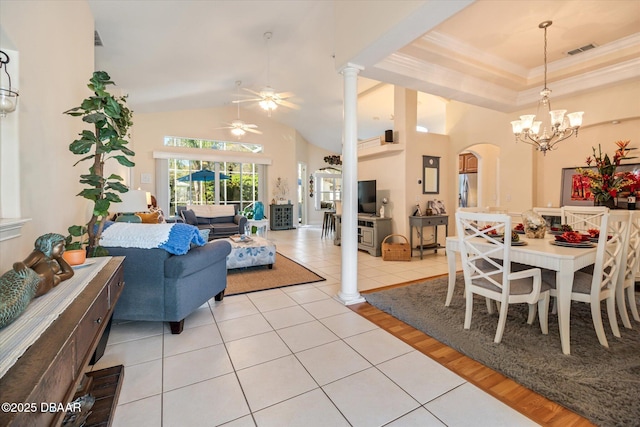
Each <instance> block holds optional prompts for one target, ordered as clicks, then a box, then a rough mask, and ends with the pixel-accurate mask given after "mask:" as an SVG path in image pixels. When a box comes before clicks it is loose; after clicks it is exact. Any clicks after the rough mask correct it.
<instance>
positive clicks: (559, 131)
mask: <svg viewBox="0 0 640 427" xmlns="http://www.w3.org/2000/svg"><path fill="white" fill-rule="evenodd" d="M552 23H553V21H544V22H541V23H540V24H539V25H538V28H542V29H544V88H543V89H542V91H541V92H540V96H542V99H540V101H538V109H537V111H536V114H527V115H524V116H520V120H514V121H512V122H511V126H512V127H513V133H514V135H515V137H516V142H518V141H522V142H524V143H527V144H531V145H533V146H534V147H536V150H538V151H542V154H544V155H546V154H547V151H550V150H553V149H554V148H556V144H557V143H558V142H560V141H562V140H565V139H567V138H569V137H570V136H571V135H574V134H575V136H578V129H579V128H580V126H581V125H582V115H583V114H584V113H583V112H582V111H579V112H575V113H569V114H566V115H565V113H566V112H567V110H551V100H550V99H549V95H551V89H549V88H548V87H547V28H548V27H550V26H551V24H552ZM541 109H542V110H543V111H544V110H545V109H546V111H547V112H548V113H549V119H548V121H546V123H545V125H544V126H542V121H534V120H535V118H536V115H538V113H540V110H541ZM541 128H542V131H541Z"/></svg>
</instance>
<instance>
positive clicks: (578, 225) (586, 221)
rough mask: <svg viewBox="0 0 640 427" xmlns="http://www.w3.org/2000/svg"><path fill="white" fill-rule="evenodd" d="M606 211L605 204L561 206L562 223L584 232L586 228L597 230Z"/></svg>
mask: <svg viewBox="0 0 640 427" xmlns="http://www.w3.org/2000/svg"><path fill="white" fill-rule="evenodd" d="M607 212H609V208H607V207H605V206H563V207H562V224H563V225H565V224H566V225H568V226H570V227H571V228H572V229H573V231H577V232H580V233H583V234H584V233H587V232H588V230H592V229H598V230H599V229H600V220H601V218H602V216H603V215H605V214H606V213H607Z"/></svg>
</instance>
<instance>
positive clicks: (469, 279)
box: [456, 211, 549, 343]
mask: <svg viewBox="0 0 640 427" xmlns="http://www.w3.org/2000/svg"><path fill="white" fill-rule="evenodd" d="M477 224H491V226H490V227H489V228H483V227H480V226H478V225H477ZM456 229H457V234H458V239H459V241H460V255H461V258H462V270H463V273H464V283H465V290H464V292H465V299H466V309H465V317H464V328H465V329H469V328H470V327H471V317H472V312H473V296H474V294H475V295H480V296H483V297H485V298H487V299H490V300H495V301H496V302H498V303H499V304H498V305H499V310H500V315H499V318H498V328H497V330H496V335H495V338H494V340H493V341H494V342H495V343H499V342H500V341H501V340H502V335H503V333H504V328H505V324H506V320H507V312H508V309H509V304H517V303H527V304H529V316H528V319H527V323H529V324H532V323H533V321H534V319H535V311H536V310H535V304H538V311H539V318H540V328H541V330H542V333H543V334H547V333H548V332H549V325H548V308H549V286H548V285H547V284H543V283H542V280H541V271H540V269H539V268H530V269H527V270H521V271H517V272H513V271H511V260H510V249H511V239H510V238H509V237H510V236H511V234H510V232H511V217H510V216H509V215H507V214H488V213H475V212H460V211H458V212H457V213H456ZM493 230H495V231H496V232H497V233H498V234H503V235H505V236H506V238H505V239H501V238H498V237H495V236H493V235H492V234H491V232H492V231H493ZM500 260H501V261H500Z"/></svg>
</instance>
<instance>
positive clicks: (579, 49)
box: [567, 43, 596, 55]
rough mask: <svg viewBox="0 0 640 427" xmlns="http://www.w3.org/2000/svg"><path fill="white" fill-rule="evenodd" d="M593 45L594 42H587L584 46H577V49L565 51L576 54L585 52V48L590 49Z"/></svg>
mask: <svg viewBox="0 0 640 427" xmlns="http://www.w3.org/2000/svg"><path fill="white" fill-rule="evenodd" d="M594 47H596V45H595V44H593V43H589V44H588V45H585V46H582V47H579V48H577V49H573V50H570V51H569V52H567V53H568V54H569V55H577V54H579V53H582V52H586V51H587V50H591V49H593V48H594Z"/></svg>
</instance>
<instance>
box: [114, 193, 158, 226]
mask: <svg viewBox="0 0 640 427" xmlns="http://www.w3.org/2000/svg"><path fill="white" fill-rule="evenodd" d="M120 200H122V202H120V203H112V204H111V209H110V210H111V212H114V213H120V215H119V216H118V218H116V222H133V223H141V222H142V218H140V217H139V216H138V215H136V214H135V213H136V212H147V211H148V210H149V208H148V207H147V193H146V191H142V190H129V191H127V192H126V193H121V194H120Z"/></svg>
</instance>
